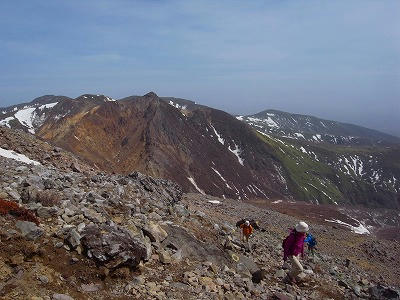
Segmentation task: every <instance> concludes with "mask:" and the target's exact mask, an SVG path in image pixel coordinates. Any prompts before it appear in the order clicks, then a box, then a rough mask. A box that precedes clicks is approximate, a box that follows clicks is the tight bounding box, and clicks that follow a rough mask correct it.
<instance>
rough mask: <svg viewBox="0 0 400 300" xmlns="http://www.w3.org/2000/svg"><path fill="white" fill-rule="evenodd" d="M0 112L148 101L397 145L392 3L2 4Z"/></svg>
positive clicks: (396, 5)
mask: <svg viewBox="0 0 400 300" xmlns="http://www.w3.org/2000/svg"><path fill="white" fill-rule="evenodd" d="M0 66H1V72H0V106H8V105H11V104H15V103H20V102H27V101H31V100H32V99H33V98H35V97H38V96H41V95H44V94H56V95H66V96H70V97H77V96H79V95H80V94H83V93H96V94H106V95H109V96H112V97H114V98H121V97H124V96H129V95H134V94H138V95H140V94H145V93H146V92H148V91H154V92H156V93H157V94H159V95H161V96H175V97H182V98H187V99H191V100H195V101H197V102H199V103H202V104H205V105H208V106H212V107H215V108H219V109H223V110H225V111H228V112H230V113H240V114H250V113H256V112H259V111H261V110H264V109H268V108H273V109H280V110H284V111H288V112H294V113H303V114H311V115H315V116H319V117H322V118H327V119H334V120H338V121H345V122H351V123H355V124H360V125H363V126H366V127H370V128H375V129H379V130H383V131H386V132H389V133H393V134H397V135H399V136H400V1H399V0H393V1H391V0H382V1H378V0H375V1H368V0H354V1H352V0H343V1H339V0H335V1H331V0H326V1H312V0H304V1H302V0H292V1H286V0H279V1H278V0H271V1H266V0H252V1H243V0H241V1H234V0H229V1H223V0H218V1H216V0H212V1H203V0H201V1H200V0H196V1H195V0H193V1H192V0H182V1H161V0H159V1H156V0H153V1H151V0H143V1H134V0H107V1H105V0H93V1H89V0H85V1H83V0H64V1H55V0H46V1H44V0H42V1H40V0H35V1H31V0H25V1H23V0H21V1H15V0H1V1H0Z"/></svg>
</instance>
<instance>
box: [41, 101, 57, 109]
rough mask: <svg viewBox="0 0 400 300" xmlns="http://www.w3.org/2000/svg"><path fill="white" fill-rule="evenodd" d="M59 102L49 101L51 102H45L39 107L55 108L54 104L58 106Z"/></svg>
mask: <svg viewBox="0 0 400 300" xmlns="http://www.w3.org/2000/svg"><path fill="white" fill-rule="evenodd" d="M57 104H58V102H54V103H49V104H45V105H42V106H39V107H38V109H40V110H43V109H45V108H47V109H48V108H53V107H54V106H56V105H57Z"/></svg>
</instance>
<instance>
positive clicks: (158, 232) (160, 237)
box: [142, 222, 168, 243]
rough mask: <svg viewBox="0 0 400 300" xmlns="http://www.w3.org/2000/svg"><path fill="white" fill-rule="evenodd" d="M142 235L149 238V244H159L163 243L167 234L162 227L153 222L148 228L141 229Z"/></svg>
mask: <svg viewBox="0 0 400 300" xmlns="http://www.w3.org/2000/svg"><path fill="white" fill-rule="evenodd" d="M142 231H143V234H144V235H145V236H148V237H149V238H150V241H151V242H153V243H154V242H156V243H161V242H162V241H164V240H165V239H166V238H167V236H168V233H167V232H166V231H165V230H164V229H162V227H161V226H160V225H158V224H156V223H154V222H150V223H149V225H148V226H146V227H145V228H143V229H142Z"/></svg>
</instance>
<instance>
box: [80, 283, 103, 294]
mask: <svg viewBox="0 0 400 300" xmlns="http://www.w3.org/2000/svg"><path fill="white" fill-rule="evenodd" d="M102 288H103V286H102V284H100V283H89V284H82V285H81V291H82V292H85V293H93V292H97V291H99V290H101V289H102Z"/></svg>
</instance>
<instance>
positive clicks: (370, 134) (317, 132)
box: [237, 109, 400, 145]
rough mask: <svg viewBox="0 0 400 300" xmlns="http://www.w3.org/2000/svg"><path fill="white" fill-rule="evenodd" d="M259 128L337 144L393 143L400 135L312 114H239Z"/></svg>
mask: <svg viewBox="0 0 400 300" xmlns="http://www.w3.org/2000/svg"><path fill="white" fill-rule="evenodd" d="M237 119H238V120H241V121H244V122H246V123H247V124H249V125H250V126H252V127H254V128H255V129H257V130H258V131H260V132H262V133H266V134H272V135H278V136H281V137H287V138H291V139H296V140H303V141H309V142H314V143H330V144H335V145H386V144H389V145H392V144H400V138H399V137H395V136H392V135H389V134H386V133H382V132H379V131H377V130H373V129H368V128H365V127H361V126H357V125H353V124H346V123H340V122H336V121H330V120H323V119H320V118H317V117H313V116H307V115H299V114H291V113H287V112H283V111H278V110H272V109H270V110H265V111H262V112H260V113H257V114H255V115H249V116H237Z"/></svg>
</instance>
